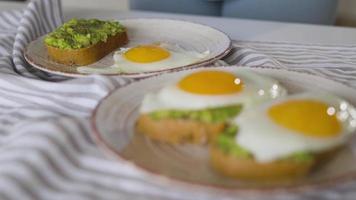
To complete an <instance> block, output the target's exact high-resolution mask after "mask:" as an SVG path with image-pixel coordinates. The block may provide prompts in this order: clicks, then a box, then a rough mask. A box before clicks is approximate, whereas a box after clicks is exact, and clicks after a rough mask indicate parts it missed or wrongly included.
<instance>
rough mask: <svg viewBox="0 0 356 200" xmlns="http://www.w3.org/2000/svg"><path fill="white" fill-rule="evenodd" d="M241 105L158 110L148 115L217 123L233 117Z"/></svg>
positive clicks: (156, 118)
mask: <svg viewBox="0 0 356 200" xmlns="http://www.w3.org/2000/svg"><path fill="white" fill-rule="evenodd" d="M241 109H242V106H241V105H231V106H223V107H216V108H208V109H204V110H160V111H155V112H151V113H150V114H149V116H150V117H151V118H152V119H154V120H160V119H189V120H195V121H199V122H207V123H217V122H225V121H226V120H228V119H230V118H232V117H235V116H236V115H238V114H239V113H240V111H241Z"/></svg>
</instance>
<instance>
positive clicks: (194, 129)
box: [136, 114, 226, 144]
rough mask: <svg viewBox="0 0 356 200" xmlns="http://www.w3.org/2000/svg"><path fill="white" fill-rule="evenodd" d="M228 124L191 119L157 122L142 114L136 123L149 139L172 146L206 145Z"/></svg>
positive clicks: (139, 130)
mask: <svg viewBox="0 0 356 200" xmlns="http://www.w3.org/2000/svg"><path fill="white" fill-rule="evenodd" d="M225 126H226V124H225V123H223V122H220V123H206V122H199V121H194V120H189V119H168V118H167V119H159V120H155V119H153V118H152V117H150V116H149V115H148V114H142V115H141V116H140V117H139V118H138V120H137V122H136V131H137V132H138V133H142V134H145V135H147V136H148V137H150V138H152V139H155V140H158V141H161V142H167V143H171V144H179V143H191V144H205V143H207V142H209V141H212V140H214V138H215V137H216V136H217V134H219V133H221V132H222V131H223V130H224V129H225Z"/></svg>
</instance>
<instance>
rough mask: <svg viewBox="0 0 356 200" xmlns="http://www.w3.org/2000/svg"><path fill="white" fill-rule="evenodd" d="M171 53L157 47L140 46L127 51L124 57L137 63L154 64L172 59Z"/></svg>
mask: <svg viewBox="0 0 356 200" xmlns="http://www.w3.org/2000/svg"><path fill="white" fill-rule="evenodd" d="M170 55H171V54H170V52H169V51H167V50H166V49H164V48H162V47H160V46H157V45H139V46H136V47H133V48H131V49H129V50H128V51H126V52H125V53H124V54H123V56H124V57H125V58H126V59H127V60H129V61H131V62H136V63H152V62H157V61H161V60H164V59H166V58H168V57H170Z"/></svg>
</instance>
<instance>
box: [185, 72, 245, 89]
mask: <svg viewBox="0 0 356 200" xmlns="http://www.w3.org/2000/svg"><path fill="white" fill-rule="evenodd" d="M178 87H179V88H180V89H182V90H184V91H186V92H190V93H195V94H204V95H222V94H232V93H237V92H240V91H241V90H242V89H243V82H242V80H241V79H239V78H237V77H236V76H235V75H234V74H231V73H228V72H224V71H212V70H211V71H200V72H196V73H192V74H190V75H188V76H186V77H184V78H183V79H182V80H181V81H179V82H178Z"/></svg>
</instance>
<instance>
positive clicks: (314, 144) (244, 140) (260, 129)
mask: <svg viewBox="0 0 356 200" xmlns="http://www.w3.org/2000/svg"><path fill="white" fill-rule="evenodd" d="M291 99H310V100H317V101H320V102H324V103H326V104H328V105H330V106H331V107H333V108H334V109H335V112H336V114H337V117H338V119H339V120H340V121H341V123H342V132H341V134H340V135H338V136H336V137H332V138H316V137H308V136H305V135H302V134H300V133H298V132H296V131H293V130H289V129H287V128H284V127H282V126H279V125H278V124H276V123H274V122H273V121H272V119H270V118H269V117H268V113H267V111H268V109H269V108H270V107H271V106H273V105H275V104H278V103H280V102H282V101H285V100H291ZM234 123H235V124H236V125H237V126H238V127H239V132H238V134H237V136H236V143H237V144H239V145H240V146H241V147H243V148H245V149H246V150H248V151H249V152H250V153H251V154H252V155H253V156H254V158H255V160H256V161H258V162H261V163H263V162H271V161H275V160H278V159H281V158H284V157H287V156H290V155H292V154H293V153H297V152H322V151H325V150H328V149H332V148H334V147H337V146H339V145H341V144H344V143H345V142H346V141H347V139H348V138H349V136H350V135H351V134H352V133H354V132H355V128H356V110H355V108H354V107H353V106H352V105H350V104H349V103H347V102H346V101H344V100H342V99H340V98H338V97H336V96H333V95H330V94H321V93H302V94H297V95H292V96H289V97H286V98H281V99H278V100H276V101H274V102H272V103H266V104H264V105H261V106H258V107H255V108H252V109H249V110H246V111H243V112H242V113H241V114H240V115H239V117H238V118H236V119H235V120H234Z"/></svg>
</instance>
